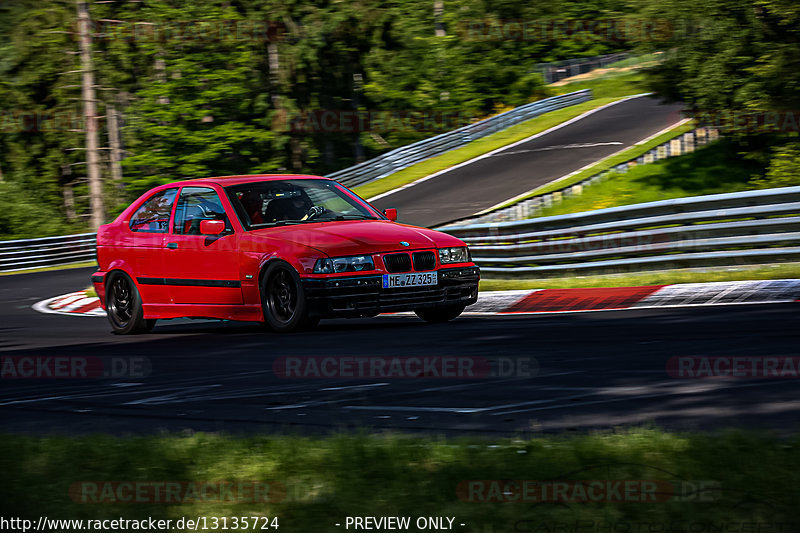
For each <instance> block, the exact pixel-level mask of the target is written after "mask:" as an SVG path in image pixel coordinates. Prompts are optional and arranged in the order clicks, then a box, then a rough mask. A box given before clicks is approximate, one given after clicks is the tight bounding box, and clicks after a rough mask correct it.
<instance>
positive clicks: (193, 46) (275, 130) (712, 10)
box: [0, 0, 800, 238]
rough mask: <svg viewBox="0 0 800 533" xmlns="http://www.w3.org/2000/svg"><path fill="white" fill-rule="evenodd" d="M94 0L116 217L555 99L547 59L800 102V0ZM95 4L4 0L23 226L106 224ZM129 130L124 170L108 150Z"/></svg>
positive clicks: (9, 182)
mask: <svg viewBox="0 0 800 533" xmlns="http://www.w3.org/2000/svg"><path fill="white" fill-rule="evenodd" d="M86 6H87V8H88V12H89V16H90V17H91V24H90V29H91V51H92V55H91V59H92V71H93V73H94V81H95V89H96V91H95V94H96V102H97V107H98V111H97V114H98V115H99V117H100V120H99V122H98V133H99V139H100V146H101V147H102V149H101V151H100V152H101V158H102V162H103V163H104V164H103V165H101V166H102V169H103V178H104V182H105V183H106V209H107V211H108V215H109V216H110V215H113V214H114V213H116V212H118V211H119V209H120V208H121V207H122V206H123V205H125V204H126V203H127V202H129V201H130V200H131V198H133V197H135V196H136V195H138V194H139V193H141V192H142V191H143V190H145V189H146V188H148V187H150V186H152V185H154V184H158V183H163V182H166V181H170V180H175V179H183V178H191V177H200V176H209V175H226V174H241V173H257V172H278V171H286V172H309V173H315V174H324V173H326V172H330V171H333V170H337V169H340V168H344V167H346V166H348V165H351V164H353V163H355V162H358V161H363V160H365V159H368V158H370V157H373V156H375V155H377V154H379V153H381V152H382V151H385V150H388V149H391V148H393V147H397V146H400V145H403V144H406V143H409V142H413V141H414V140H417V139H420V138H423V137H425V136H429V135H433V134H435V133H437V132H438V131H437V129H440V130H444V129H450V128H451V127H453V126H456V125H458V124H457V123H454V122H453V121H452V120H450V119H452V117H457V121H456V122H460V123H463V122H464V121H468V120H472V119H477V118H480V117H483V116H487V115H490V114H492V113H495V112H497V111H499V110H502V109H506V108H508V107H512V106H517V105H520V104H523V103H526V102H529V101H532V100H535V99H538V98H541V97H543V96H546V95H547V94H548V92H547V88H546V87H545V86H544V84H543V82H542V77H541V75H540V73H539V72H538V71H537V69H536V65H537V64H539V63H543V62H551V61H558V60H563V59H572V58H578V57H589V56H596V55H600V54H606V53H612V52H617V51H625V50H636V51H653V50H665V51H667V53H665V57H666V60H665V61H664V62H662V64H661V66H660V67H659V68H658V69H655V70H654V71H653V72H652V74H651V77H652V85H653V87H654V88H656V89H657V90H658V91H659V92H661V93H662V94H664V95H667V96H669V97H672V98H674V99H683V100H684V101H686V102H687V103H688V104H689V105H691V106H695V107H702V108H706V109H710V108H713V109H774V108H779V109H798V107H797V101H798V99H799V98H800V69H798V68H796V67H797V66H798V63H800V53H799V52H800V50H799V48H800V44H799V43H800V39H798V37H800V20H798V17H799V15H798V13H800V7H798V5H797V3H796V2H795V1H794V0H699V1H698V2H694V3H692V4H691V5H689V4H685V3H683V2H680V1H679V0H658V1H656V0H629V1H626V0H589V1H586V0H548V1H547V2H535V3H534V2H524V1H519V0H499V1H491V2H490V1H488V0H463V1H459V2H452V1H440V0H436V1H433V0H424V1H422V0H395V1H388V0H352V1H333V0H316V1H307V0H306V1H301V0H282V1H277V0H238V1H237V0H225V1H223V0H208V1H205V2H194V3H190V2H183V1H179V0H141V1H135V0H107V1H96V2H90V3H88V4H86ZM76 7H77V4H76V2H75V1H73V0H5V1H2V2H0V179H1V180H2V181H0V197H1V198H2V200H1V201H0V204H1V205H2V209H0V233H1V234H2V235H3V236H4V237H5V238H10V237H14V236H21V235H45V234H53V233H58V232H63V231H73V230H80V229H85V228H86V227H87V226H86V219H85V214H86V213H87V211H88V200H87V196H88V195H87V185H86V181H87V180H86V164H85V160H86V153H85V150H84V147H85V133H84V129H85V128H86V127H87V124H86V123H85V122H84V120H83V109H82V95H81V75H82V72H81V70H82V64H81V61H80V59H81V58H80V54H79V42H78V40H79V39H78V23H77V9H76ZM698 16H702V17H703V18H702V19H698ZM525 21H550V22H548V23H547V24H545V25H544V26H543V27H545V26H546V27H547V28H548V30H547V31H541V32H538V33H537V32H533V31H532V32H531V35H524V36H521V34H520V33H519V31H518V30H519V24H518V23H521V22H522V23H524V22H525ZM552 21H567V22H569V21H573V23H572V25H571V26H570V30H569V31H552V28H553V22H552ZM574 21H601V22H603V21H606V22H607V21H617V22H616V23H615V24H620V22H619V21H628V22H630V23H631V24H632V25H633V27H637V24H639V25H641V22H642V21H655V22H656V23H657V24H656V26H657V27H659V28H661V30H662V31H658V32H644V31H639V32H631V34H630V35H624V34H622V35H621V34H619V33H614V35H613V36H609V35H610V34H609V35H605V36H603V35H600V32H597V31H595V30H594V29H593V28H591V27H589V25H585V26H584V25H582V24H577V25H576V24H574ZM664 22H666V23H667V25H666V26H664V24H663V23H664ZM567 25H569V24H567ZM664 27H668V28H669V31H663V29H664ZM515 28H516V29H515ZM509 29H515V31H514V32H511V31H510V30H509ZM623 33H624V32H623ZM329 110H333V111H353V110H367V111H370V112H371V111H386V112H387V113H389V115H382V116H400V117H407V116H409V115H410V114H412V113H414V112H420V113H422V114H424V115H426V116H431V117H434V118H433V120H432V124H433V126H431V124H428V127H423V128H417V127H415V126H414V124H412V125H411V127H405V128H388V127H387V128H382V127H381V126H380V125H377V126H376V127H352V126H350V125H345V126H344V127H342V125H341V124H338V125H334V126H333V127H320V125H319V123H318V122H317V121H316V119H318V118H319V117H320V112H322V111H329ZM437 117H438V118H442V117H448V120H443V119H442V120H439V121H438V122H437ZM746 137H747V140H746V142H747V143H750V145H751V146H753V147H755V149H761V152H759V154H760V155H759V157H765V158H769V157H772V156H773V155H775V154H779V155H780V154H783V155H782V156H781V157H783V164H784V167H785V168H789V169H791V168H793V167H792V165H793V164H795V163H792V161H796V160H797V159H798V157H800V156H799V155H798V153H797V150H796V147H794V144H793V143H794V142H795V141H796V139H793V138H791V137H787V136H786V135H783V134H781V135H779V136H778V137H780V139H779V140H777V141H776V137H775V135H772V136H770V137H769V140H766V141H765V140H764V139H763V136H755V137H756V138H757V140H752V139H751V137H753V136H752V135H751V134H750V132H749V133H748V134H747V135H746ZM115 144H116V146H118V147H119V151H118V153H119V154H121V155H120V159H121V166H120V168H121V176H119V175H116V174H115V173H114V172H112V168H113V166H112V165H109V164H108V162H109V161H110V159H111V158H112V157H114V156H113V153H112V152H113V150H109V147H112V146H114V145H115ZM776 157H777V156H776ZM786 165H788V167H786Z"/></svg>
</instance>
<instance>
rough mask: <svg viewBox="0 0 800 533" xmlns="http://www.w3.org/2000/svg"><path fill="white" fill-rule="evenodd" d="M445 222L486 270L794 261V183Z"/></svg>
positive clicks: (59, 241)
mask: <svg viewBox="0 0 800 533" xmlns="http://www.w3.org/2000/svg"><path fill="white" fill-rule="evenodd" d="M442 230H443V231H446V232H447V233H450V234H451V235H455V236H456V237H459V238H461V239H463V240H464V241H465V242H466V243H467V244H469V246H470V249H471V251H472V255H473V258H474V260H475V262H476V263H478V265H480V267H481V272H482V274H483V275H484V276H485V277H489V278H498V277H499V278H502V277H547V276H558V277H564V276H570V275H576V274H577V275H580V274H586V273H613V272H631V271H648V270H664V269H670V268H686V267H705V266H736V265H744V264H759V263H779V262H784V261H800V187H783V188H779V189H763V190H757V191H745V192H738V193H730V194H714V195H709V196H696V197H690V198H678V199H675V200H663V201H660V202H649V203H645V204H634V205H628V206H622V207H612V208H609V209H598V210H596V211H587V212H583V213H573V214H568V215H559V216H552V217H540V218H533V219H529V220H519V221H513V222H501V223H496V224H471V225H465V226H449V227H446V228H442ZM94 258H95V234H93V233H83V234H80V235H66V236H62V237H46V238H42V239H30V240H17V241H0V271H2V272H9V271H15V270H26V269H31V268H39V267H46V266H55V265H62V264H68V263H74V262H83V261H91V260H93V259H94Z"/></svg>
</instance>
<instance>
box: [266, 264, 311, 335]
mask: <svg viewBox="0 0 800 533" xmlns="http://www.w3.org/2000/svg"><path fill="white" fill-rule="evenodd" d="M261 305H262V308H263V310H264V323H265V324H266V325H267V326H268V327H269V328H270V329H271V330H272V331H275V332H277V333H286V332H289V331H293V330H295V329H298V328H300V327H303V326H304V325H306V324H307V323H308V322H309V318H308V317H307V308H306V298H305V293H304V292H303V284H302V283H301V282H300V275H299V274H298V273H297V271H296V270H295V269H294V268H292V266H291V265H290V264H289V263H286V262H284V261H275V262H273V263H272V264H270V265H269V266H268V267H267V270H266V272H264V276H263V277H262V280H261Z"/></svg>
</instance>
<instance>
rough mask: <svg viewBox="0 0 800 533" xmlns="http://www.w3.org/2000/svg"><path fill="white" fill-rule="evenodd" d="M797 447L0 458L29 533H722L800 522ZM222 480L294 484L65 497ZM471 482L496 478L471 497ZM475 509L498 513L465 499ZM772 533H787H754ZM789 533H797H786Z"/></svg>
mask: <svg viewBox="0 0 800 533" xmlns="http://www.w3.org/2000/svg"><path fill="white" fill-rule="evenodd" d="M798 447H800V438H798V437H797V436H791V437H788V438H783V439H779V438H777V437H773V436H767V435H761V434H753V433H748V432H741V431H737V432H729V433H720V434H713V435H706V434H676V433H668V432H663V431H658V430H654V429H636V430H628V431H620V432H615V433H605V434H589V435H577V436H569V437H566V436H540V437H536V438H534V439H493V440H491V441H490V440H486V439H477V438H475V439H470V438H464V439H458V440H449V439H444V438H432V437H410V436H399V435H380V436H378V435H366V434H364V435H357V436H344V435H343V436H335V437H323V438H306V437H282V436H281V437H267V436H258V437H243V438H236V437H229V436H219V435H206V434H198V435H192V436H186V437H182V436H172V435H162V436H150V437H133V438H114V437H107V436H87V437H30V436H25V437H23V436H5V437H3V438H2V439H0V456H2V457H5V458H6V459H7V461H5V463H6V464H5V466H4V475H5V479H6V482H5V483H3V484H2V488H0V495H2V497H3V502H4V505H5V507H6V509H13V510H14V513H13V514H14V515H15V516H20V517H23V518H28V519H32V520H34V523H36V522H35V519H36V517H39V516H43V515H44V516H48V517H58V518H75V519H107V518H109V517H123V518H126V519H136V518H145V517H153V518H161V519H172V520H177V519H179V518H181V517H191V518H196V517H203V516H205V517H209V520H210V517H213V516H217V517H229V518H228V520H229V521H230V520H231V518H230V517H233V516H248V517H253V516H258V517H263V516H267V517H270V519H271V518H272V517H278V519H279V526H280V527H281V528H283V529H285V530H287V531H296V532H318V531H334V530H338V529H341V528H342V527H340V528H337V527H336V526H335V524H342V526H344V520H345V517H348V516H410V517H414V519H415V518H416V517H420V516H450V517H455V518H456V521H455V523H454V526H455V527H454V529H457V530H459V531H464V532H479V531H480V532H486V531H536V530H534V529H520V526H521V525H522V526H523V527H525V528H531V527H533V526H534V525H537V524H538V525H539V527H540V528H541V527H544V525H545V524H547V525H548V526H547V527H548V528H547V529H538V531H560V530H563V531H568V530H569V529H553V526H554V524H567V523H572V524H575V523H581V521H597V522H598V523H599V522H605V523H608V522H612V523H631V522H641V523H649V524H653V526H652V527H649V528H645V529H640V530H639V531H668V530H669V529H668V527H666V526H668V525H669V524H672V523H674V522H675V520H680V522H681V523H692V522H698V523H700V522H702V523H706V524H708V523H714V524H717V523H719V524H726V527H730V524H731V523H737V522H738V523H751V524H752V523H761V524H777V523H780V522H783V523H794V524H795V525H797V522H798V521H800V508H799V507H798V506H797V505H796V502H797V501H800V486H798V484H797V483H796V472H797V471H798V468H800V454H798ZM219 480H225V481H228V482H242V483H247V482H251V481H255V482H259V483H263V482H265V481H268V480H269V481H270V482H271V485H270V486H271V487H272V489H273V490H272V491H271V494H272V495H273V498H274V499H275V500H278V499H280V498H279V496H278V492H279V491H278V490H276V489H277V487H279V485H277V483H280V484H282V486H283V487H285V489H286V490H285V494H286V495H285V498H283V499H282V501H271V502H267V503H263V502H260V503H230V502H221V503H220V502H213V501H211V502H210V501H203V498H202V496H201V495H198V497H197V499H196V500H195V501H194V502H191V503H190V502H184V503H176V504H172V505H165V504H163V503H162V504H157V503H145V502H139V503H114V502H110V503H103V504H94V505H93V504H91V503H76V502H75V501H73V499H72V498H76V499H77V500H78V501H80V499H81V496H82V494H83V495H90V494H91V493H92V490H93V489H95V488H97V489H98V491H97V492H96V493H95V494H96V495H98V496H99V495H103V494H105V496H106V497H109V496H111V497H113V494H114V493H111V492H106V493H104V492H103V490H104V488H105V487H108V486H111V485H110V484H108V485H106V484H103V482H104V481H116V482H122V481H134V482H135V481H139V482H146V483H147V482H149V483H153V482H159V481H166V482H169V481H179V482H187V481H188V482H195V483H202V482H206V481H219ZM470 480H487V481H484V482H481V483H477V484H472V485H466V484H465V483H469V481H470ZM488 480H540V481H568V482H569V481H571V483H568V484H567V486H569V487H571V488H570V489H568V492H566V493H564V494H562V495H561V496H558V497H556V498H553V497H552V496H545V497H544V498H541V497H540V499H543V500H544V501H536V500H533V499H532V497H533V495H534V494H541V493H540V492H538V491H536V490H531V491H530V492H528V493H526V495H525V497H526V499H527V501H516V502H514V501H509V500H510V498H514V496H515V495H516V496H517V497H518V498H521V497H523V495H522V494H521V492H520V491H516V492H515V491H514V490H513V488H512V489H511V490H505V487H506V482H499V483H492V482H491V481H488ZM579 480H586V481H585V483H586V484H589V483H590V481H588V480H594V481H600V482H601V486H602V487H607V486H613V484H614V482H619V481H620V480H640V483H637V482H635V481H634V482H633V484H632V485H630V486H629V487H632V488H629V489H628V490H625V489H623V490H619V489H620V487H619V485H617V489H616V490H613V489H612V490H610V491H608V492H606V490H605V489H603V490H602V491H601V492H595V493H594V494H600V495H602V494H603V493H606V494H608V495H609V499H610V500H611V501H594V502H590V501H586V500H588V499H589V496H588V493H587V491H586V490H585V489H586V486H585V485H582V484H581V483H575V481H579ZM641 481H646V482H650V483H651V485H652V486H651V487H650V489H649V490H647V489H645V490H644V491H643V492H642V491H639V490H637V489H636V487H641V486H645V487H646V485H644V484H643V483H641ZM84 482H89V483H88V484H87V483H84ZM114 486H119V485H114ZM459 487H461V489H462V490H460V489H459ZM551 487H552V485H551ZM71 488H72V490H73V493H72V495H73V496H72V497H71V496H70V489H71ZM86 488H89V490H85V489H86ZM469 488H471V490H472V492H470V491H469V490H466V489H469ZM529 488H533V486H532V485H529ZM580 489H584V490H583V491H581V490H580ZM504 492H505V494H504ZM162 493H163V490H162ZM180 494H185V493H184V492H181V493H180ZM581 494H584V495H585V496H583V497H581ZM564 495H567V496H568V498H565V496H564ZM211 497H214V495H213V493H212V496H211ZM470 497H471V498H472V500H476V499H481V498H487V497H489V498H491V499H494V500H495V501H488V502H487V501H469V500H470ZM498 499H504V500H506V501H504V502H502V503H501V502H498V501H496V500H498ZM559 499H560V500H562V501H554V500H559ZM570 499H571V501H564V500H570ZM90 501H91V498H90ZM744 502H746V504H744ZM462 523H463V524H465V525H464V526H458V524H462ZM658 525H660V527H658ZM186 529H188V528H186ZM411 530H412V531H416V529H414V528H412V529H411ZM767 530H769V531H778V529H753V530H752V531H767ZM790 530H796V529H793V528H791V527H790V528H789V529H786V530H785V531H790ZM587 531H589V530H587ZM590 531H595V530H594V529H591V530H590ZM599 531H602V529H600V530H599ZM611 531H615V529H611ZM625 531H637V530H636V529H626V530H625ZM688 531H701V530H699V529H692V530H688ZM702 531H746V530H745V529H724V528H723V529H719V530H717V529H703V530H702Z"/></svg>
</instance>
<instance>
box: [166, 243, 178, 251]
mask: <svg viewBox="0 0 800 533" xmlns="http://www.w3.org/2000/svg"><path fill="white" fill-rule="evenodd" d="M167 248H169V249H170V250H177V249H178V243H177V242H168V243H167Z"/></svg>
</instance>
